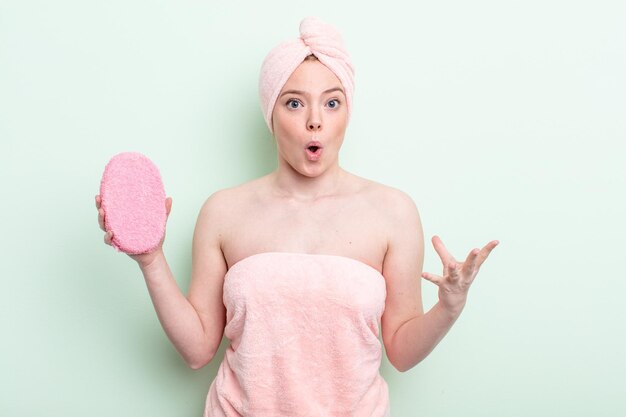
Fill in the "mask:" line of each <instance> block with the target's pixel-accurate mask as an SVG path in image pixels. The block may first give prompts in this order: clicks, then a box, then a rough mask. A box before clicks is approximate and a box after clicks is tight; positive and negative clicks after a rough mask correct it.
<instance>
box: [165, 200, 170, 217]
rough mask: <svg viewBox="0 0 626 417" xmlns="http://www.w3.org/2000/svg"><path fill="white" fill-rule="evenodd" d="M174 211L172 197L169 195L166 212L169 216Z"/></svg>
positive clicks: (166, 201)
mask: <svg viewBox="0 0 626 417" xmlns="http://www.w3.org/2000/svg"><path fill="white" fill-rule="evenodd" d="M171 211H172V197H168V198H167V199H166V200H165V212H166V214H167V217H169V216H170V212H171Z"/></svg>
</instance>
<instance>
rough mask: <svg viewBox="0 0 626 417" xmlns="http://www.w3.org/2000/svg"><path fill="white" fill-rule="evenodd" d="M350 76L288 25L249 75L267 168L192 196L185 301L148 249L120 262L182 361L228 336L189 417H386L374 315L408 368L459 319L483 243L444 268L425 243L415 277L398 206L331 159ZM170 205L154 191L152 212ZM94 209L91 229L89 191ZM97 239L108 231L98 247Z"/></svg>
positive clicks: (318, 31) (438, 245)
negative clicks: (202, 198) (269, 137)
mask: <svg viewBox="0 0 626 417" xmlns="http://www.w3.org/2000/svg"><path fill="white" fill-rule="evenodd" d="M353 76H354V71H353V69H352V64H351V62H350V59H349V56H348V54H347V52H346V51H345V49H344V47H343V42H342V40H341V36H340V35H339V33H337V32H336V30H335V29H334V28H333V27H332V26H330V25H327V24H325V23H323V22H321V21H319V20H318V19H315V18H306V19H304V20H303V21H302V22H301V25H300V37H299V38H297V39H296V40H293V41H288V42H283V43H282V44H280V45H278V46H277V47H276V48H274V49H273V50H272V51H271V52H270V53H269V54H268V56H267V57H266V59H265V61H264V63H263V66H262V69H261V78H260V84H259V86H260V95H261V104H262V107H263V113H264V116H265V120H266V122H267V125H268V127H269V129H270V131H271V132H272V133H273V135H274V138H275V139H276V146H277V149H278V162H279V163H278V168H277V169H276V170H275V171H274V172H272V173H270V174H268V175H266V176H264V177H261V178H258V179H256V180H253V181H251V182H248V183H245V184H242V185H239V186H237V187H233V188H230V189H225V190H220V191H217V192H215V193H214V194H213V195H211V196H210V197H209V198H208V199H207V200H206V202H205V203H204V205H203V206H202V208H201V210H200V213H199V216H198V220H197V224H196V228H195V232H194V237H193V249H192V280H191V283H190V287H189V293H188V296H187V297H185V296H184V295H183V294H182V293H181V291H180V290H179V288H178V286H177V284H176V281H175V280H174V277H173V276H172V273H171V271H170V269H169V266H168V264H167V262H166V259H165V256H164V254H163V251H162V247H161V246H159V248H158V249H157V250H155V251H154V252H151V253H148V254H143V255H131V257H132V258H133V259H135V260H136V261H137V262H138V264H139V267H140V268H141V271H142V273H143V275H144V278H145V280H146V283H147V286H148V290H149V292H150V296H151V298H152V301H153V303H154V306H155V309H156V312H157V315H158V317H159V320H160V321H161V324H162V325H163V328H164V330H165V332H166V333H167V335H168V337H169V338H170V340H171V341H172V343H173V344H174V346H175V347H176V349H177V350H178V351H179V352H180V354H181V355H182V357H183V358H184V359H185V361H186V363H187V364H188V365H189V366H190V367H191V368H193V369H199V368H201V367H203V366H204V365H206V364H207V363H209V362H210V361H211V360H212V359H213V357H214V355H215V353H216V351H217V350H218V347H219V345H220V342H221V340H222V336H223V334H226V336H227V337H228V339H229V340H230V341H231V344H230V346H229V347H228V349H227V351H226V354H225V356H224V360H223V361H222V363H221V365H220V368H219V371H218V374H217V376H216V378H215V380H214V381H213V383H212V384H211V387H210V389H209V394H208V396H207V402H206V409H205V416H239V415H244V416H259V415H263V416H265V415H272V416H277V415H280V416H300V415H307V416H330V415H341V416H348V415H349V416H361V415H363V416H364V415H368V416H388V415H389V412H390V411H389V397H388V390H387V384H386V383H385V381H384V380H383V379H382V377H381V375H380V373H379V367H380V360H381V356H382V346H381V343H380V340H379V324H380V325H381V326H380V327H381V329H382V340H383V343H384V345H385V350H386V352H387V356H388V359H389V361H390V362H391V364H392V365H393V366H394V367H395V368H396V369H398V370H399V371H402V372H403V371H406V370H408V369H411V368H412V367H413V366H415V365H416V364H417V363H419V362H420V361H421V360H422V359H424V358H425V357H426V356H427V355H428V354H429V353H430V352H431V351H432V349H433V348H434V347H435V346H436V345H437V343H438V342H439V341H440V340H441V339H442V338H443V336H444V335H445V334H446V333H447V331H448V330H449V329H450V327H451V326H452V324H453V323H454V322H455V320H456V319H457V318H458V317H459V314H460V313H461V311H462V309H463V307H464V305H465V301H466V298H467V292H468V289H469V286H470V284H471V283H472V281H473V279H474V277H475V276H476V274H477V272H478V269H479V267H480V265H481V264H482V263H483V262H484V260H485V259H486V258H487V256H488V255H489V253H490V252H491V250H492V249H493V248H494V247H495V246H496V245H497V243H498V242H497V241H492V242H490V243H489V244H487V245H486V246H485V247H483V248H482V249H481V250H478V249H474V250H472V251H471V252H470V254H469V255H468V257H467V259H466V260H465V261H464V262H458V261H456V260H455V259H454V258H453V257H452V255H450V254H449V253H448V251H447V250H446V248H445V247H444V245H443V243H442V242H441V240H440V239H439V238H438V237H436V236H435V237H434V238H433V240H432V243H433V245H434V247H435V250H436V251H437V253H438V254H439V256H440V257H441V260H442V262H443V265H444V271H443V275H442V276H438V275H435V274H430V273H423V274H422V265H423V252H424V248H423V244H424V243H423V237H422V235H423V233H422V227H421V223H420V217H419V214H418V210H417V208H416V206H415V204H414V203H413V201H412V199H411V198H410V197H409V196H408V195H407V194H406V193H404V192H402V191H399V190H397V189H394V188H392V187H388V186H385V185H382V184H379V183H376V182H374V181H370V180H367V179H364V178H361V177H358V176H356V175H354V174H351V173H349V172H347V171H345V170H344V169H342V168H341V167H340V166H339V160H338V155H339V149H340V148H341V145H342V142H343V139H344V134H345V131H346V127H347V124H348V120H349V115H350V109H351V104H352V103H351V100H352V95H353V89H354V83H353ZM171 204H172V200H171V198H168V199H167V201H166V210H167V213H168V216H169V213H170V210H171ZM96 206H97V208H98V209H99V217H98V220H99V223H100V227H101V228H102V229H103V230H104V216H105V213H104V212H103V211H102V209H101V208H100V198H99V196H96ZM111 239H112V233H111V232H109V233H107V234H106V235H105V242H106V243H107V244H111ZM161 245H162V242H161ZM420 274H421V276H422V277H424V278H425V279H427V280H429V281H431V282H433V283H435V284H436V285H438V286H439V302H438V303H437V304H436V305H435V306H434V307H433V308H432V309H431V310H430V311H428V312H427V313H426V314H424V312H423V307H422V300H421V289H420V285H421V281H420V278H419V277H420ZM383 312H384V314H383Z"/></svg>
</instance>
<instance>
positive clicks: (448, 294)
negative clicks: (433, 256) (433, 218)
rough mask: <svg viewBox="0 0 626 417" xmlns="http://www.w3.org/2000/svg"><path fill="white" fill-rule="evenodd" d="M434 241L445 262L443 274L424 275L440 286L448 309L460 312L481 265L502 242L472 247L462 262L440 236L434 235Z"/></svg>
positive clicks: (440, 297)
mask: <svg viewBox="0 0 626 417" xmlns="http://www.w3.org/2000/svg"><path fill="white" fill-rule="evenodd" d="M432 243H433V246H434V247H435V251H436V252H437V254H439V257H440V258H441V262H442V263H443V276H439V275H435V274H431V273H428V272H424V273H423V274H422V277H424V279H427V280H428V281H430V282H432V283H434V284H436V285H437V286H438V287H439V301H440V302H441V303H442V305H443V306H444V307H445V308H446V309H447V310H448V311H453V312H459V311H460V310H461V309H463V307H464V306H465V301H466V300H467V292H468V290H469V287H470V285H472V282H473V281H474V278H476V274H478V270H479V269H480V266H481V265H482V264H483V262H485V259H487V257H488V256H489V254H490V253H491V251H492V250H493V248H495V247H496V246H497V245H498V243H500V242H498V241H497V240H492V241H491V242H489V243H487V244H486V245H485V246H484V247H483V248H482V249H480V250H479V249H478V248H476V249H472V251H471V252H470V253H469V255H467V259H465V262H462V263H460V262H458V261H457V260H456V259H454V257H453V256H452V255H451V254H450V252H448V250H447V249H446V247H445V246H444V244H443V242H442V241H441V239H440V238H439V236H433V238H432Z"/></svg>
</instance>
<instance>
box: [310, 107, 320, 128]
mask: <svg viewBox="0 0 626 417" xmlns="http://www.w3.org/2000/svg"><path fill="white" fill-rule="evenodd" d="M321 128H322V119H321V117H320V113H319V112H318V111H315V110H313V111H311V112H310V113H309V118H308V120H307V129H308V130H313V131H315V130H320V129H321Z"/></svg>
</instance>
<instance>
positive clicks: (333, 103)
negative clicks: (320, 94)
mask: <svg viewBox="0 0 626 417" xmlns="http://www.w3.org/2000/svg"><path fill="white" fill-rule="evenodd" d="M338 105H339V100H337V99H332V100H330V101H329V102H328V106H329V107H330V108H331V109H334V108H335V107H337V106H338Z"/></svg>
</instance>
